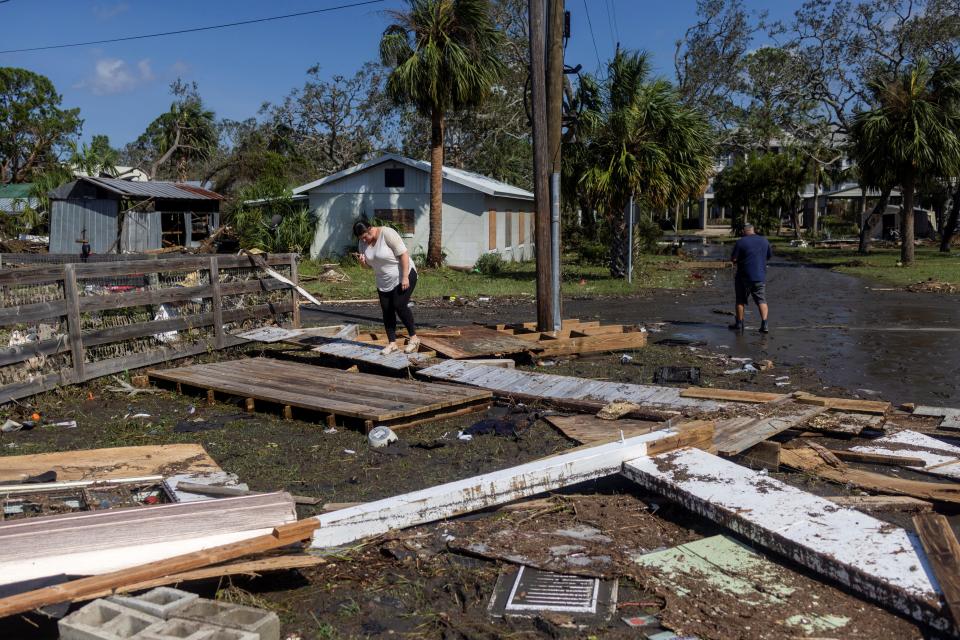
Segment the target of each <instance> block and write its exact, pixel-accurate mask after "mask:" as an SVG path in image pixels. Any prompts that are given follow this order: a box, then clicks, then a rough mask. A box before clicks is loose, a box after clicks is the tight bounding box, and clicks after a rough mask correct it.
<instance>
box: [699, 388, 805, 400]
mask: <svg viewBox="0 0 960 640" xmlns="http://www.w3.org/2000/svg"><path fill="white" fill-rule="evenodd" d="M680 395H681V396H682V397H684V398H703V399H706V400H727V401H730V402H753V403H757V404H760V403H765V402H776V401H778V400H783V399H784V398H786V397H787V396H786V395H785V394H782V393H764V392H761V391H739V390H737V389H712V388H710V387H687V388H686V389H683V390H682V391H681V392H680Z"/></svg>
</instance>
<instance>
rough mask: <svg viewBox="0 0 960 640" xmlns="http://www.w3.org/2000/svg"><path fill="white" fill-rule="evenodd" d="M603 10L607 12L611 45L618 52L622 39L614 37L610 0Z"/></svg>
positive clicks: (604, 4)
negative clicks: (618, 45)
mask: <svg viewBox="0 0 960 640" xmlns="http://www.w3.org/2000/svg"><path fill="white" fill-rule="evenodd" d="M603 8H604V9H606V10H607V26H608V27H610V44H612V45H613V50H614V51H616V50H617V43H618V42H620V39H619V38H617V37H616V36H614V35H613V16H611V15H610V0H607V1H606V2H605V3H603Z"/></svg>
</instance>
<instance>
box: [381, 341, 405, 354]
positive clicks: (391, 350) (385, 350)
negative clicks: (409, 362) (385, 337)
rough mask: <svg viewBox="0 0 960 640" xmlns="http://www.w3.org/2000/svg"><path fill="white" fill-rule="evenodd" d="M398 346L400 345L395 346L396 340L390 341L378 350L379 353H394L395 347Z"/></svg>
mask: <svg viewBox="0 0 960 640" xmlns="http://www.w3.org/2000/svg"><path fill="white" fill-rule="evenodd" d="M399 348H400V347H398V346H397V343H396V342H391V343H390V344H388V345H387V346H385V347H384V348H383V349H381V350H380V355H382V356H388V355H390V354H391V353H396V352H397V349H399Z"/></svg>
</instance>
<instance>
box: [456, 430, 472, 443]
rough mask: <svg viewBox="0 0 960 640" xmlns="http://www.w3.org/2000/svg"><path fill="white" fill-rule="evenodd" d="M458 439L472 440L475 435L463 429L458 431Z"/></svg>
mask: <svg viewBox="0 0 960 640" xmlns="http://www.w3.org/2000/svg"><path fill="white" fill-rule="evenodd" d="M457 440H463V441H464V442H470V441H471V440H473V436H471V435H470V434H469V433H464V432H463V431H457Z"/></svg>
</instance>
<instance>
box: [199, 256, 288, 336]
mask: <svg viewBox="0 0 960 640" xmlns="http://www.w3.org/2000/svg"><path fill="white" fill-rule="evenodd" d="M208 270H209V273H210V294H211V295H210V298H211V300H210V302H211V306H212V307H213V332H214V344H215V345H216V346H217V349H223V347H224V346H225V345H226V341H227V336H226V331H225V330H224V328H223V295H222V293H221V289H220V263H219V258H218V257H217V256H210V265H209V267H208ZM293 308H294V311H295V312H299V309H297V307H296V304H294V307H293Z"/></svg>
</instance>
